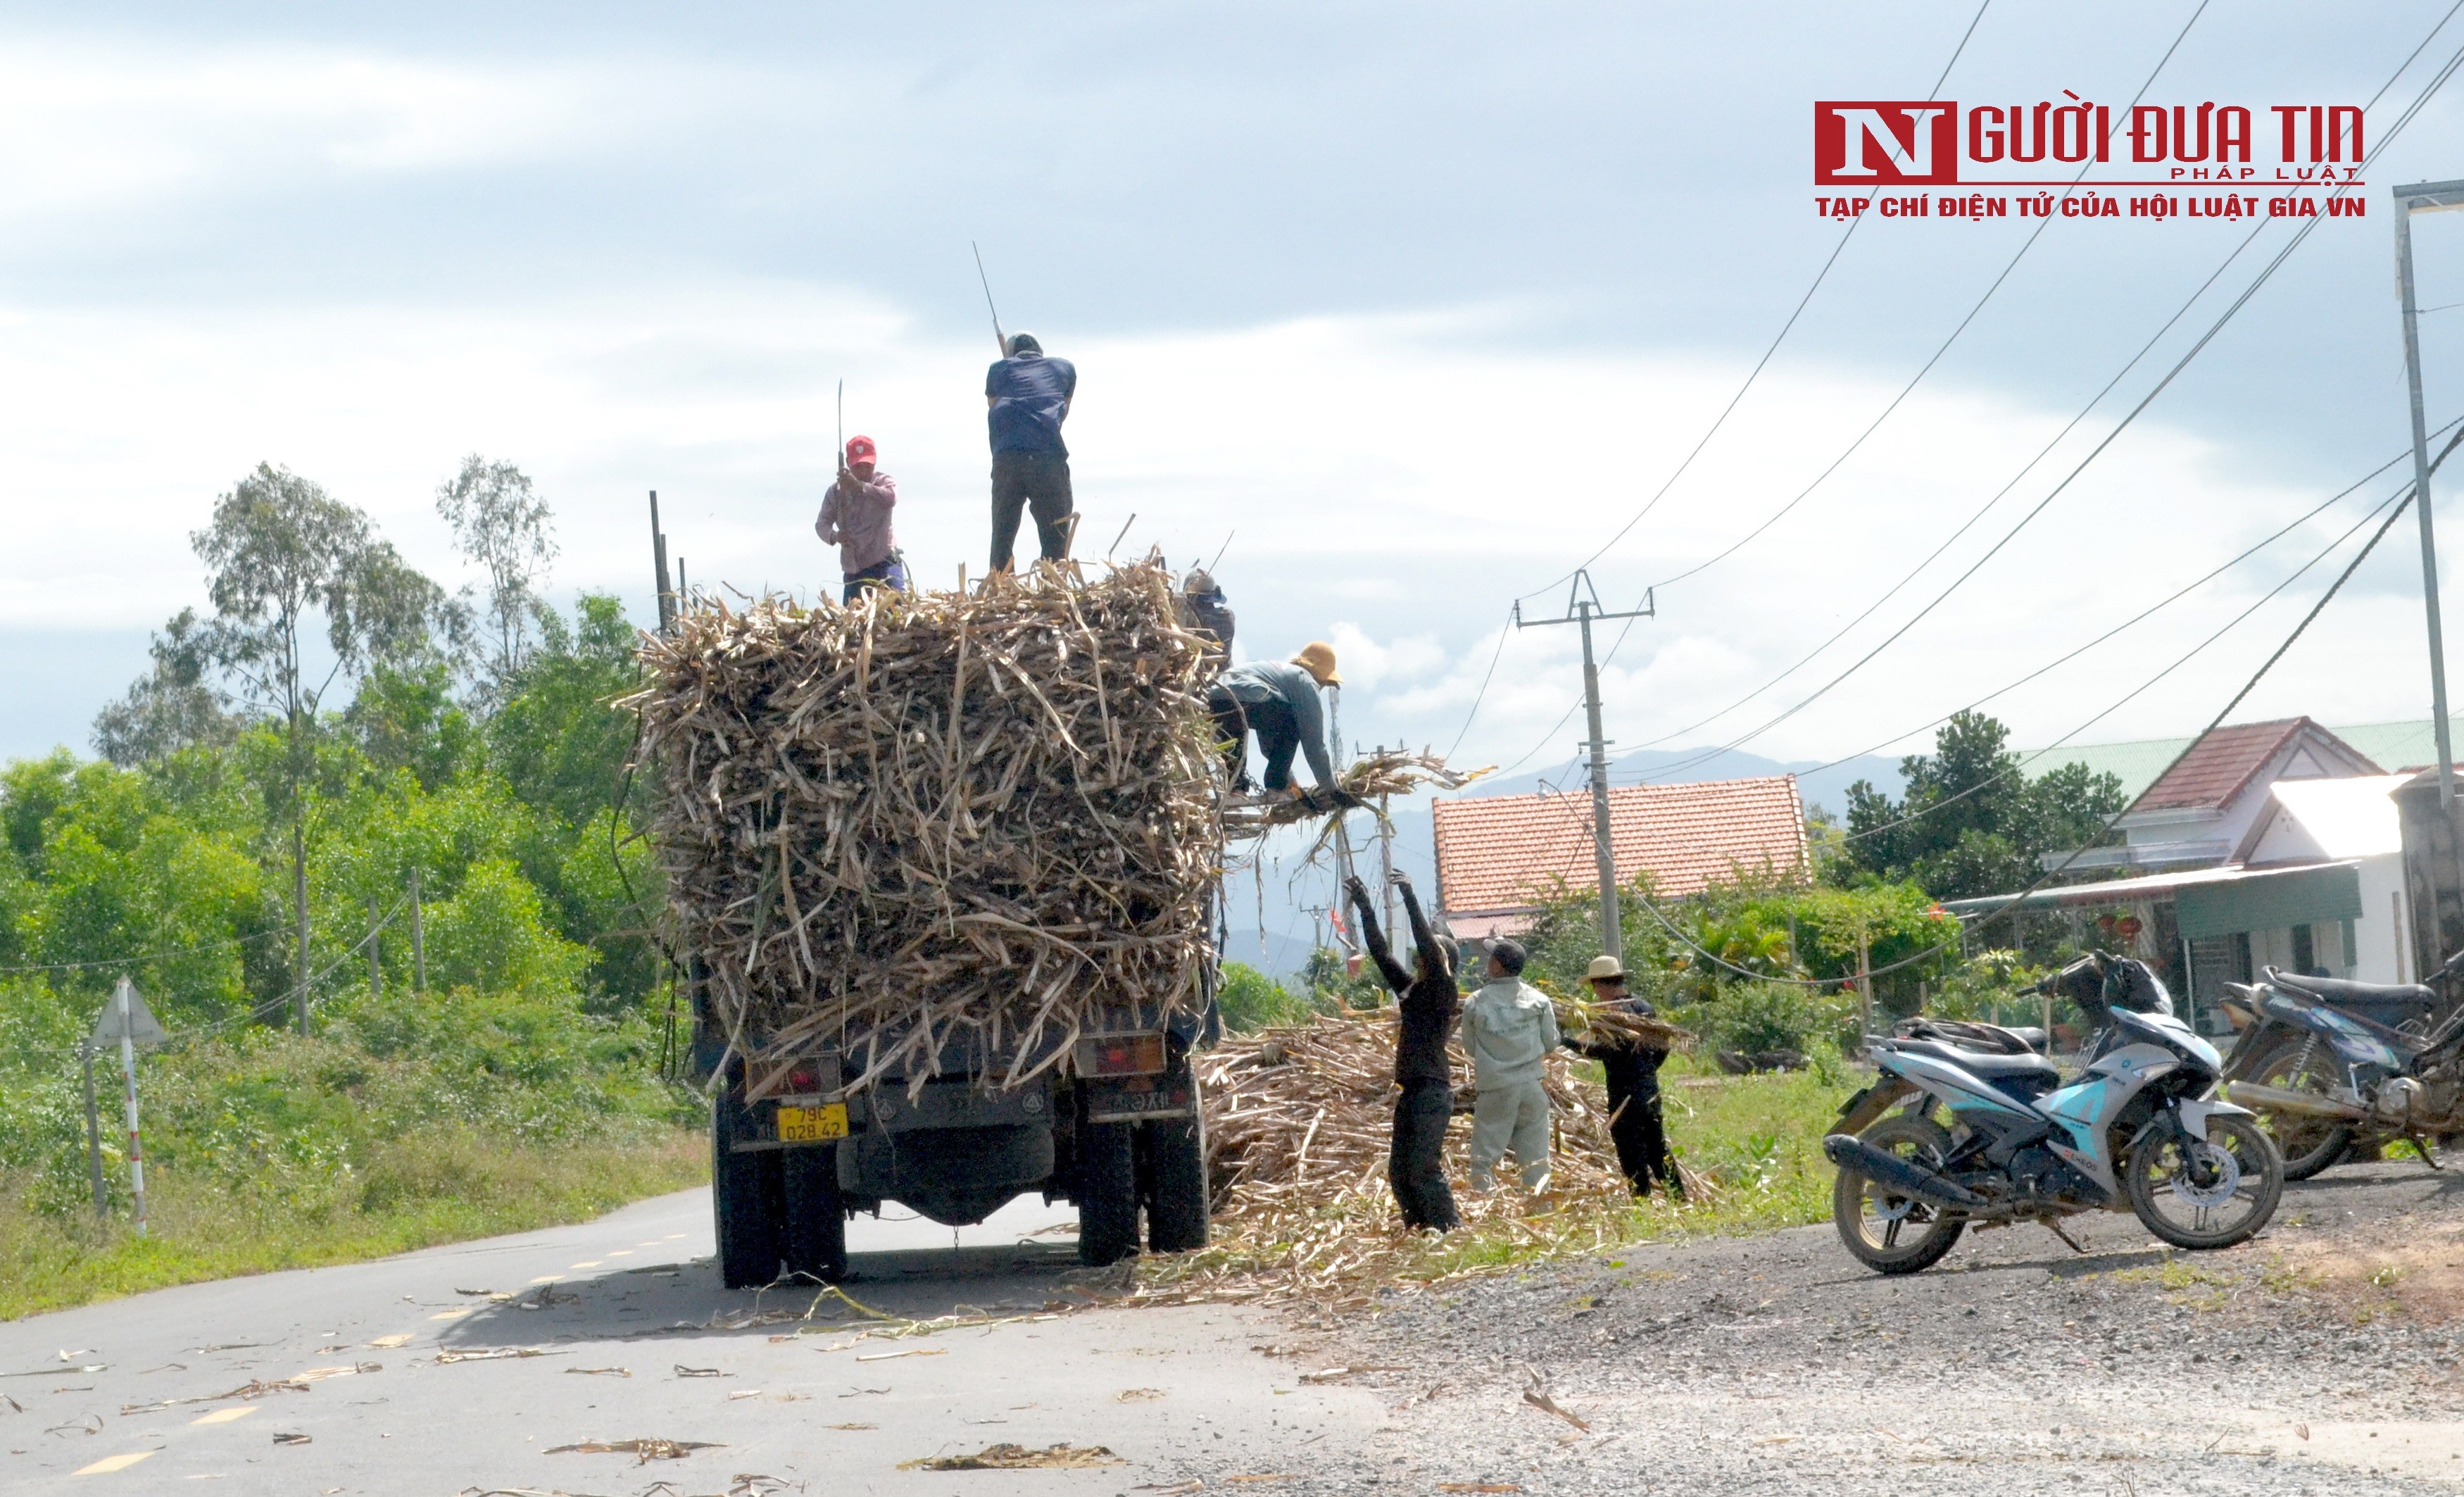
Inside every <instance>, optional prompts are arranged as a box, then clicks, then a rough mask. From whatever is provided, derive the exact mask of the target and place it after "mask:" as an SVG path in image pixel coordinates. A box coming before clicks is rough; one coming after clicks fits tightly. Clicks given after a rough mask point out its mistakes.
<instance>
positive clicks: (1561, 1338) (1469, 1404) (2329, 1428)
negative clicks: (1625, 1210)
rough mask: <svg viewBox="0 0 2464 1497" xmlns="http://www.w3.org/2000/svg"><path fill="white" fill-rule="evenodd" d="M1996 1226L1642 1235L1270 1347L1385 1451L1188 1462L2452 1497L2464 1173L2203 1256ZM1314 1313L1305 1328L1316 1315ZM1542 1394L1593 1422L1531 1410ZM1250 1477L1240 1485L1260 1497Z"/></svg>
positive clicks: (1838, 1483)
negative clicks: (1896, 1261)
mask: <svg viewBox="0 0 2464 1497" xmlns="http://www.w3.org/2000/svg"><path fill="white" fill-rule="evenodd" d="M2073 1230H2074V1235H2076V1236H2079V1238H2080V1239H2081V1241H2082V1242H2083V1243H2084V1244H2085V1245H2086V1246H2087V1248H2088V1251H2087V1252H2085V1253H2082V1254H2075V1253H2073V1252H2072V1251H2071V1250H2070V1249H2069V1248H2068V1247H2066V1246H2064V1245H2063V1244H2061V1243H2060V1242H2059V1241H2057V1239H2056V1238H2055V1237H2054V1236H2053V1235H2052V1234H2051V1233H2049V1232H2047V1231H2045V1230H2044V1229H2042V1228H2041V1227H2035V1226H2028V1227H2021V1228H2010V1229H2004V1230H2000V1231H1994V1232H1985V1233H1975V1234H1971V1235H1970V1236H1969V1238H1968V1239H1967V1240H1966V1241H1964V1242H1963V1243H1962V1244H1960V1246H1959V1247H1958V1248H1956V1249H1955V1250H1954V1251H1953V1252H1952V1254H1951V1256H1950V1257H1949V1258H1948V1259H1947V1260H1945V1262H1944V1263H1943V1264H1942V1265H1941V1266H1938V1267H1936V1268H1934V1269H1933V1270H1931V1271H1928V1272H1926V1273H1923V1274H1918V1275H1914V1276H1910V1277H1905V1278H1899V1279H1886V1278H1883V1277H1881V1276H1880V1275H1877V1274H1874V1273H1871V1272H1869V1271H1867V1270H1865V1269H1864V1268H1862V1267H1860V1266H1859V1265H1858V1264H1857V1263H1856V1262H1855V1261H1854V1260H1852V1259H1851V1258H1849V1256H1848V1255H1847V1253H1846V1251H1845V1250H1844V1249H1843V1248H1842V1247H1841V1246H1840V1245H1839V1244H1838V1242H1837V1239H1836V1238H1835V1237H1834V1236H1833V1234H1832V1232H1831V1229H1830V1228H1829V1227H1827V1226H1824V1227H1808V1228H1800V1229H1796V1230H1793V1231H1788V1232H1781V1233H1776V1234H1773V1235H1771V1236H1768V1237H1762V1238H1755V1239H1748V1240H1724V1241H1710V1242H1700V1243H1692V1244H1677V1245H1667V1246H1637V1247H1634V1248H1630V1249H1627V1250H1625V1251H1623V1252H1621V1253H1618V1254H1617V1255H1615V1256H1609V1257H1598V1258H1591V1259H1584V1260H1576V1261H1572V1262H1568V1263H1565V1264H1561V1265H1555V1266H1549V1267H1545V1268H1540V1269H1535V1270H1532V1271H1529V1272H1526V1273H1523V1274H1521V1275H1516V1276H1507V1277H1499V1278H1493V1279H1485V1280H1476V1281H1471V1282H1467V1283H1464V1284H1461V1285H1457V1286H1453V1287H1450V1288H1447V1289H1445V1290H1442V1291H1436V1292H1423V1293H1399V1294H1397V1295H1395V1296H1394V1297H1393V1298H1392V1300H1391V1302H1390V1304H1389V1306H1388V1308H1387V1309H1386V1310H1384V1312H1382V1313H1380V1314H1378V1315H1376V1316H1375V1317H1372V1318H1370V1319H1368V1320H1365V1321H1360V1322H1355V1323H1353V1324H1349V1325H1345V1326H1341V1327H1334V1328H1329V1329H1325V1330H1321V1331H1319V1332H1313V1333H1302V1334H1296V1335H1295V1336H1294V1337H1292V1338H1290V1340H1289V1342H1288V1343H1287V1344H1286V1345H1281V1346H1277V1347H1276V1348H1275V1349H1274V1350H1275V1351H1276V1352H1278V1353H1280V1354H1285V1355H1288V1356H1290V1357H1291V1358H1292V1360H1291V1362H1290V1363H1289V1365H1291V1366H1292V1367H1293V1368H1294V1372H1293V1374H1292V1376H1293V1377H1294V1379H1295V1380H1297V1377H1298V1374H1299V1372H1300V1371H1301V1370H1303V1369H1308V1370H1315V1371H1321V1372H1322V1371H1324V1370H1325V1369H1328V1368H1331V1367H1337V1366H1348V1367H1351V1368H1354V1369H1408V1371H1360V1372H1355V1373H1353V1374H1349V1375H1346V1376H1343V1377H1342V1378H1341V1379H1340V1380H1341V1381H1344V1382H1346V1383H1349V1384H1352V1385H1354V1386H1360V1387H1366V1388H1369V1389H1372V1390H1375V1393H1376V1394H1377V1396H1378V1397H1380V1398H1382V1399H1383V1400H1384V1401H1385V1403H1386V1405H1387V1409H1388V1414H1387V1420H1386V1422H1385V1424H1384V1425H1382V1426H1381V1427H1379V1428H1378V1430H1377V1431H1376V1432H1375V1437H1374V1438H1373V1439H1372V1440H1371V1441H1370V1442H1369V1443H1368V1444H1367V1445H1366V1446H1365V1447H1355V1448H1353V1449H1351V1450H1345V1451H1339V1452H1327V1453H1326V1454H1325V1455H1323V1456H1322V1457H1319V1458H1317V1459H1314V1460H1312V1459H1310V1458H1309V1452H1307V1451H1303V1450H1297V1449H1295V1450H1290V1451H1286V1452H1272V1451H1249V1452H1243V1453H1242V1454H1241V1456H1240V1458H1239V1459H1237V1460H1233V1461H1211V1460H1210V1461H1194V1462H1192V1463H1191V1464H1190V1466H1189V1469H1188V1472H1187V1474H1188V1475H1189V1476H1190V1477H1193V1478H1198V1479H1202V1480H1204V1481H1205V1482H1206V1489H1209V1490H1213V1489H1217V1488H1219V1487H1221V1486H1225V1485H1227V1484H1228V1483H1229V1480H1230V1478H1232V1477H1234V1476H1247V1477H1249V1478H1251V1479H1252V1480H1255V1479H1256V1478H1258V1477H1260V1476H1265V1475H1273V1474H1277V1473H1281V1474H1283V1475H1285V1476H1286V1477H1287V1485H1284V1486H1280V1487H1266V1486H1262V1487H1260V1488H1258V1489H1268V1490H1271V1489H1284V1490H1308V1491H1343V1490H1362V1491H1375V1490H1397V1491H1431V1490H1454V1491H1463V1490H1519V1491H1524V1492H1550V1493H1556V1492H1569V1493H1580V1492H1619V1493H1633V1492H1669V1493H1688V1494H1707V1493H1714V1492H1716V1493H1721V1494H1728V1493H1740V1494H1743V1493H1780V1492H1786V1493H1791V1494H1798V1493H1807V1492H1821V1493H1833V1492H1838V1493H1863V1492H1876V1493H1880V1492H1890V1493H1895V1494H1900V1497H1907V1494H1924V1493H1962V1494H1966V1493H1974V1492H1979V1491H1986V1490H1991V1491H1993V1492H1996V1493H2021V1492H2099V1493H2101V1492H2114V1493H2134V1494H2136V1493H2151V1494H2152V1493H2156V1492H2167V1493H2173V1492H2182V1493H2209V1492H2213V1493H2255V1494H2277V1493H2285V1494H2291V1493H2304V1492H2325V1491H2329V1490H2334V1491H2337V1492H2353V1491H2367V1492H2373V1493H2376V1492H2388V1493H2415V1492H2419V1493H2429V1492H2439V1493H2452V1492H2455V1491H2457V1490H2459V1489H2464V1409H2459V1408H2458V1395H2459V1392H2460V1391H2464V1381H2459V1377H2458V1372H2457V1363H2458V1358H2459V1356H2464V1319H2453V1318H2451V1317H2453V1316H2454V1315H2455V1313H2456V1312H2457V1310H2464V1180H2454V1179H2451V1178H2449V1177H2445V1176H2441V1175H2436V1174H2433V1173H2431V1171H2429V1170H2428V1169H2426V1168H2425V1167H2424V1166H2422V1165H2421V1164H2419V1163H2417V1162H2414V1161H2411V1160H2406V1161H2403V1162H2399V1163H2387V1164H2372V1165H2363V1166H2349V1167H2346V1168H2344V1169H2341V1170H2337V1171H2334V1172H2331V1173H2330V1174H2329V1175H2328V1176H2326V1177H2325V1178H2321V1179H2319V1180H2315V1181H2311V1182H2308V1183H2306V1184H2299V1185H2294V1186H2291V1187H2289V1188H2288V1190H2287V1192H2286V1196H2285V1201H2284V1205H2283V1208H2282V1210H2281V1211H2280V1212H2279V1214H2278V1217H2277V1223H2276V1225H2274V1226H2273V1227H2271V1229H2270V1230H2269V1231H2268V1232H2267V1233H2266V1234H2264V1235H2262V1236H2261V1237H2260V1238H2259V1239H2258V1240H2257V1241H2255V1242H2254V1243H2251V1244H2245V1245H2244V1246H2242V1247H2240V1248H2236V1249H2233V1250H2230V1251H2227V1252H2221V1253H2204V1254H2202V1253H2183V1252H2178V1251H2174V1250H2171V1249H2167V1248H2166V1247H2164V1246H2163V1244H2158V1243H2156V1242H2155V1241H2154V1240H2153V1239H2151V1238H2149V1237H2148V1236H2147V1235H2146V1233H2145V1231H2144V1230H2143V1229H2142V1228H2140V1226H2139V1225H2138V1223H2137V1222H2135V1221H2133V1220H2131V1219H2130V1218H2128V1217H2096V1218H2090V1219H2085V1220H2084V1221H2083V1222H2077V1223H2074V1226H2073ZM1303 1318H1306V1317H1303ZM1535 1376H1536V1377H1537V1378H1538V1379H1539V1381H1538V1384H1537V1386H1538V1388H1539V1390H1541V1391H1542V1393H1541V1396H1543V1397H1545V1398H1548V1399H1549V1400H1550V1401H1551V1402H1553V1403H1554V1404H1555V1405H1556V1406H1557V1407H1558V1408H1560V1409H1562V1410H1564V1411H1565V1412H1566V1413H1567V1414H1570V1415H1572V1416H1573V1419H1575V1420H1581V1421H1582V1422H1583V1423H1584V1424H1587V1425H1588V1426H1589V1427H1588V1429H1587V1430H1586V1429H1579V1428H1577V1427H1576V1426H1575V1424H1574V1423H1573V1421H1571V1420H1567V1419H1564V1418H1560V1417H1558V1416H1557V1415H1554V1414H1551V1413H1550V1412H1548V1411H1547V1410H1546V1409H1544V1408H1542V1407H1539V1406H1535V1405H1534V1404H1533V1403H1531V1402H1529V1401H1528V1399H1527V1398H1526V1395H1527V1393H1528V1392H1531V1391H1533V1390H1534V1387H1535V1384H1534V1379H1535ZM1236 1489H1237V1488H1236Z"/></svg>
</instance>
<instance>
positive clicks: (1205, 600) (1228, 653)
mask: <svg viewBox="0 0 2464 1497" xmlns="http://www.w3.org/2000/svg"><path fill="white" fill-rule="evenodd" d="M1180 600H1181V606H1180V621H1181V622H1182V623H1183V624H1186V625H1188V626H1189V627H1190V628H1192V629H1194V630H1196V631H1197V632H1199V633H1200V634H1203V635H1205V636H1206V637H1207V638H1208V639H1210V640H1213V641H1214V642H1215V646H1214V649H1213V650H1212V651H1211V653H1212V654H1214V655H1215V657H1216V658H1217V659H1219V660H1228V659H1230V658H1231V657H1232V605H1230V604H1228V603H1226V602H1224V601H1223V589H1222V588H1221V586H1220V585H1218V584H1217V583H1216V581H1215V579H1214V577H1213V576H1212V575H1211V574H1210V573H1208V571H1207V570H1206V568H1204V567H1202V566H1194V567H1191V568H1190V570H1189V576H1188V578H1187V579H1186V580H1185V581H1183V582H1182V583H1181V584H1180Z"/></svg>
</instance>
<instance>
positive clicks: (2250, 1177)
mask: <svg viewBox="0 0 2464 1497" xmlns="http://www.w3.org/2000/svg"><path fill="white" fill-rule="evenodd" d="M2040 990H2041V991H2049V992H2058V993H2061V994H2063V995H2065V996H2067V997H2069V998H2070V999H2071V1000H2072V1001H2073V1002H2076V1003H2077V1004H2078V1005H2079V1010H2080V1011H2081V1012H2082V1013H2083V1014H2086V1015H2087V1016H2088V1017H2089V1018H2090V1019H2091V1020H2092V1021H2094V1022H2095V1023H2096V1024H2098V1029H2097V1032H2096V1037H2095V1039H2094V1040H2092V1041H2091V1042H2090V1043H2089V1046H2088V1047H2087V1049H2086V1050H2085V1051H2084V1052H2082V1054H2081V1057H2080V1060H2081V1071H2080V1074H2079V1076H2078V1077H2077V1078H2076V1079H2074V1080H2073V1081H2071V1082H2070V1083H2069V1084H2067V1085H2065V1084H2063V1083H2062V1080H2061V1073H2060V1071H2059V1069H2058V1068H2057V1067H2056V1066H2055V1065H2054V1063H2053V1062H2052V1061H2050V1060H2048V1059H2046V1058H2045V1057H2044V1056H2042V1055H2039V1054H2037V1053H2036V1052H2035V1048H2034V1046H2033V1045H2032V1044H2031V1043H2030V1042H2031V1041H2032V1040H2034V1039H2035V1036H2034V1034H2033V1033H2025V1032H2021V1031H2011V1030H2005V1031H2002V1034H2003V1036H2005V1038H2004V1039H2003V1040H2002V1041H2001V1043H1999V1044H1998V1045H1994V1046H1991V1047H1990V1048H1989V1047H1986V1046H1979V1045H1975V1044H1969V1043H1961V1042H1960V1041H1959V1040H1957V1039H1938V1038H1926V1037H1925V1036H1924V1034H1923V1033H1916V1034H1907V1035H1900V1036H1891V1037H1884V1036H1879V1035H1878V1036H1873V1037H1871V1038H1869V1039H1868V1040H1867V1042H1866V1045H1867V1047H1868V1050H1869V1052H1870V1053H1871V1054H1872V1056H1873V1059H1874V1062H1875V1064H1876V1065H1877V1066H1878V1067H1879V1068H1881V1077H1880V1078H1879V1079H1877V1080H1876V1081H1875V1083H1874V1084H1873V1085H1872V1086H1870V1087H1867V1088H1865V1089H1864V1090H1861V1091H1859V1092H1858V1093H1857V1094H1856V1095H1855V1096H1853V1097H1850V1098H1849V1099H1848V1101H1847V1104H1846V1105H1845V1106H1843V1107H1842V1108H1841V1109H1840V1116H1839V1123H1838V1126H1837V1128H1835V1129H1834V1131H1833V1132H1832V1134H1831V1135H1830V1136H1828V1137H1826V1138H1824V1139H1823V1140H1822V1152H1823V1153H1824V1154H1825V1155H1827V1156H1830V1158H1831V1161H1832V1162H1833V1163H1834V1164H1836V1165H1837V1166H1838V1167H1839V1174H1838V1178H1837V1181H1836V1182H1835V1184H1834V1187H1833V1191H1832V1201H1831V1204H1832V1220H1833V1222H1834V1223H1835V1224H1836V1225H1837V1227H1838V1229H1839V1238H1840V1241H1841V1242H1842V1243H1844V1244H1847V1247H1848V1251H1849V1252H1850V1253H1852V1254H1854V1255H1855V1256H1856V1258H1857V1260H1858V1261H1859V1263H1862V1264H1864V1265H1865V1266H1867V1267H1869V1268H1872V1269H1875V1270H1876V1271H1878V1272H1881V1273H1888V1274H1899V1273H1915V1272H1917V1271H1919V1270H1921V1269H1924V1268H1927V1267H1930V1266H1932V1265H1934V1264H1935V1263H1937V1262H1939V1261H1940V1260H1941V1258H1942V1256H1943V1254H1945V1253H1947V1252H1948V1251H1950V1249H1951V1245H1952V1244H1955V1243H1957V1242H1958V1241H1959V1238H1960V1235H1961V1234H1962V1233H1963V1232H1965V1231H1966V1230H1967V1229H1968V1228H1969V1227H1970V1226H1975V1227H1978V1228H1980V1229H1981V1228H1987V1227H1995V1226H2008V1225H2011V1224H2013V1223H2014V1222H2041V1223H2042V1224H2043V1225H2045V1226H2046V1227H2048V1228H2049V1229H2051V1230H2052V1231H2053V1233H2054V1235H2056V1236H2057V1237H2059V1238H2060V1239H2061V1240H2062V1241H2063V1242H2065V1243H2067V1244H2070V1246H2071V1247H2072V1248H2073V1249H2074V1250H2084V1249H2081V1248H2080V1246H2079V1243H2078V1241H2077V1240H2075V1239H2074V1238H2072V1237H2071V1235H2070V1234H2069V1233H2067V1232H2065V1231H2063V1230H2062V1228H2061V1224H2060V1223H2061V1220H2062V1219H2063V1218H2065V1217H2072V1216H2077V1215H2079V1214H2081V1213H2083V1212H2089V1211H2129V1212H2132V1213H2135V1214H2136V1215H2137V1216H2138V1218H2139V1220H2140V1222H2143V1223H2144V1224H2145V1226H2146V1228H2147V1230H2148V1231H2150V1232H2152V1233H2154V1234H2155V1235H2156V1236H2157V1237H2159V1238H2162V1239H2163V1240H2164V1241H2166V1242H2167V1243H2170V1244H2174V1245H2175V1246H2177V1247H2189V1248H2213V1247H2230V1246H2232V1245H2233V1244H2236V1243H2240V1242H2244V1241H2247V1240H2248V1239H2249V1238H2250V1237H2252V1236H2253V1235H2254V1234H2255V1233H2256V1232H2257V1231H2258V1230H2259V1229H2260V1228H2261V1227H2263V1226H2265V1225H2266V1224H2267V1222H2268V1220H2269V1218H2271V1217H2273V1216H2274V1215H2275V1214H2276V1206H2277V1200H2279V1199H2280V1198H2281V1197H2282V1195H2283V1193H2284V1160H2283V1157H2282V1156H2280V1155H2278V1154H2277V1149H2276V1144H2275V1142H2274V1141H2273V1140H2272V1139H2270V1138H2269V1136H2268V1135H2267V1134H2266V1133H2265V1132H2263V1131H2262V1130H2261V1129H2260V1128H2259V1127H2258V1124H2257V1120H2256V1118H2255V1116H2254V1115H2253V1114H2252V1113H2251V1112H2250V1111H2249V1110H2247V1109H2245V1108H2242V1107H2239V1106H2236V1105H2234V1104H2233V1103H2232V1102H2228V1101H2220V1100H2214V1099H2212V1097H2211V1093H2212V1091H2213V1090H2214V1088H2215V1085H2216V1082H2217V1080H2218V1078H2219V1077H2220V1076H2221V1074H2222V1072H2223V1069H2224V1060H2223V1057H2222V1056H2220V1055H2218V1054H2217V1053H2216V1049H2215V1047H2214V1046H2211V1045H2210V1044H2209V1043H2208V1042H2207V1041H2205V1040H2203V1039H2201V1038H2199V1036H2198V1035H2196V1034H2194V1033H2192V1032H2191V1030H2190V1028H2189V1025H2187V1024H2183V1023H2182V1022H2181V1021H2180V1020H2179V1019H2176V1018H2174V1017H2173V1002H2172V997H2171V995H2170V994H2168V993H2167V992H2166V990H2165V984H2164V982H2163V981H2162V980H2160V979H2158V978H2157V976H2156V974H2155V973H2153V972H2151V971H2149V970H2148V968H2147V965H2146V964H2145V962H2142V961H2138V960H2135V959H2132V958H2125V957H2112V956H2107V955H2105V954H2103V953H2101V952H2099V953H2093V954H2091V955H2089V956H2086V957H2082V958H2079V960H2077V961H2074V962H2072V963H2070V964H2069V965H2068V966H2066V967H2063V968H2062V969H2061V970H2060V971H2059V972H2057V973H2055V974H2054V975H2053V976H2052V977H2050V978H2048V979H2046V980H2045V983H2044V984H2042V985H2041V987H2040ZM1903 1102H1904V1103H1906V1104H1907V1105H1906V1106H1904V1107H1903V1108H1902V1110H1901V1111H1900V1112H1897V1113H1891V1109H1892V1108H1893V1107H1894V1106H1897V1105H1899V1104H1901V1103H1903ZM1937 1107H1939V1108H1941V1109H1944V1110H1947V1113H1948V1115H1949V1126H1948V1127H1947V1128H1946V1127H1945V1126H1944V1125H1943V1124H1942V1123H1940V1122H1937V1121H1935V1119H1934V1117H1933V1115H1932V1114H1933V1112H1934V1111H1935V1109H1936V1108H1937ZM1885 1114H1890V1115H1885Z"/></svg>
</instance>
